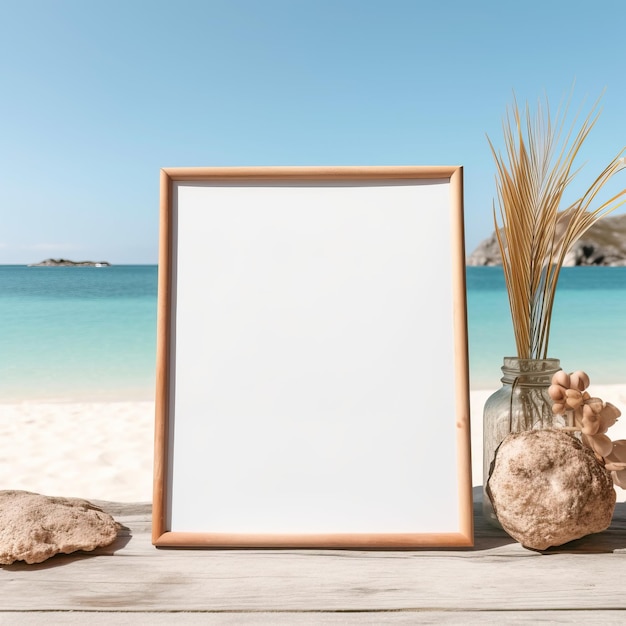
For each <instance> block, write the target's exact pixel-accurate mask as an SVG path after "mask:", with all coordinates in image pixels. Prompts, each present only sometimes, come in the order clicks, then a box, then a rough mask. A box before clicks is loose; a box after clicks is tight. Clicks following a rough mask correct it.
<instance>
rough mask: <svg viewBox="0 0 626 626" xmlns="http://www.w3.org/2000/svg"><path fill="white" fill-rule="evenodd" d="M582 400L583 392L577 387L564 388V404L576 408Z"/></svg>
mask: <svg viewBox="0 0 626 626" xmlns="http://www.w3.org/2000/svg"><path fill="white" fill-rule="evenodd" d="M582 402H583V394H582V393H581V392H580V391H578V389H566V390H565V404H566V405H567V406H569V407H570V408H572V409H577V408H578V407H579V406H580V405H581V404H582Z"/></svg>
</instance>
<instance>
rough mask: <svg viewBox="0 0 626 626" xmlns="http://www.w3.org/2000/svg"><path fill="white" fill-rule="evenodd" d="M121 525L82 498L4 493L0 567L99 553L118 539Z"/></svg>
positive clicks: (1, 499)
mask: <svg viewBox="0 0 626 626" xmlns="http://www.w3.org/2000/svg"><path fill="white" fill-rule="evenodd" d="M119 528H120V525H119V524H118V523H117V522H116V521H115V520H114V519H113V517H111V516H110V515H109V514H108V513H105V512H104V511H102V509H100V508H98V507H97V506H95V505H93V504H91V503H90V502H88V501H87V500H82V499H80V498H57V497H50V496H44V495H40V494H37V493H32V492H30V491H15V490H12V491H0V564H2V565H10V564H11V563H13V562H15V561H26V563H41V562H42V561H45V560H46V559H49V558H50V557H51V556H54V555H55V554H59V553H64V554H69V553H70V552H75V551H76V550H87V551H90V550H95V549H96V548H99V547H104V546H108V545H110V544H111V543H113V541H115V538H116V537H117V532H118V530H119Z"/></svg>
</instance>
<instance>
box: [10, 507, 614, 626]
mask: <svg viewBox="0 0 626 626" xmlns="http://www.w3.org/2000/svg"><path fill="white" fill-rule="evenodd" d="M95 503H96V504H98V505H100V506H102V508H104V509H105V510H107V511H109V512H110V513H111V514H112V515H113V516H114V517H115V519H116V520H118V521H119V522H120V523H121V524H123V525H124V526H125V529H124V530H122V531H121V532H120V535H119V537H118V539H117V540H116V542H115V543H114V544H113V545H112V546H110V547H108V548H103V549H100V550H96V551H94V552H92V553H76V554H73V555H59V556H56V557H54V558H52V559H49V560H48V561H46V562H44V563H41V564H39V565H26V564H23V563H15V564H13V565H10V566H3V567H2V568H1V569H0V588H1V589H2V594H0V624H31V623H33V624H34V623H54V624H63V623H67V624H78V623H86V622H87V621H88V622H89V623H90V624H98V623H112V622H111V618H112V617H113V616H112V615H110V612H115V613H116V615H115V620H114V623H116V624H126V623H128V624H135V623H137V624H139V623H145V624H147V623H150V624H160V623H165V619H166V620H167V623H168V624H172V623H174V624H178V623H180V624H182V623H189V624H195V623H220V624H222V623H223V624H237V623H251V624H261V623H271V624H287V623H302V624H313V623H315V624H320V623H328V624H334V623H343V624H350V623H360V624H374V623H376V624H380V623H398V624H402V623H458V624H467V623H478V622H481V623H530V622H533V623H539V622H541V621H544V622H552V623H554V621H558V622H559V623H564V622H571V623H574V622H576V623H580V622H586V623H596V620H597V623H600V622H602V623H603V624H611V623H615V624H623V623H626V594H625V593H624V591H623V589H624V583H623V580H622V572H623V571H626V504H624V503H618V505H617V507H616V511H615V515H614V520H613V523H612V525H611V527H610V528H609V529H608V530H607V531H605V532H603V533H600V534H597V535H592V536H589V537H585V538H583V539H580V540H578V541H575V542H572V543H570V544H568V545H566V546H562V547H560V548H553V549H551V550H548V551H546V552H544V553H539V552H534V551H531V550H527V549H525V548H523V547H522V546H520V545H519V544H517V543H516V542H514V541H513V540H512V539H511V538H510V537H509V536H508V535H506V534H505V533H504V532H503V531H500V530H497V529H493V528H491V527H490V526H488V525H487V524H485V523H484V522H483V520H482V516H481V514H480V504H479V503H476V504H475V535H476V541H475V546H474V547H473V548H460V549H455V550H450V549H445V550H443V549H441V550H435V549H422V550H411V551H356V550H199V549H172V548H160V549H157V548H155V547H154V546H153V545H152V543H151V536H150V530H151V517H150V516H151V506H150V505H149V504H116V503H110V502H95ZM50 612H54V613H50ZM107 614H108V620H109V621H108V622H106V620H104V618H105V617H107ZM51 615H53V616H54V618H53V619H51V617H50V616H51ZM103 616H104V617H103ZM87 618H88V619H87ZM161 618H163V621H159V620H161ZM209 619H210V621H207V620H209ZM81 620H82V621H81ZM98 620H104V621H98Z"/></svg>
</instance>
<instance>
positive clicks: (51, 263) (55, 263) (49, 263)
mask: <svg viewBox="0 0 626 626" xmlns="http://www.w3.org/2000/svg"><path fill="white" fill-rule="evenodd" d="M110 266H111V264H110V263H109V262H108V261H70V260H68V259H46V260H45V261H41V262H40V263H30V264H29V265H28V267H110Z"/></svg>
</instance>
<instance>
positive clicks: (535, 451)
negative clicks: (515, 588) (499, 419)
mask: <svg viewBox="0 0 626 626" xmlns="http://www.w3.org/2000/svg"><path fill="white" fill-rule="evenodd" d="M487 489H488V490H489V493H490V497H491V501H492V503H493V507H494V510H495V512H496V516H497V518H498V521H499V522H500V524H501V525H502V528H503V529H504V530H505V531H506V532H507V533H508V534H509V535H511V537H513V539H515V540H516V541H519V543H521V544H522V545H523V546H525V547H527V548H531V549H533V550H545V549H547V548H550V547H552V546H560V545H562V544H564V543H567V542H569V541H573V540H574V539H580V538H581V537H584V536H586V535H590V534H592V533H599V532H602V531H603V530H606V529H607V528H608V527H609V525H610V524H611V519H612V517H613V512H614V510H615V499H616V494H615V489H614V487H613V481H612V479H611V476H610V474H609V472H607V471H606V470H605V469H604V467H603V466H602V465H600V463H599V462H598V461H597V460H596V458H595V456H594V455H593V452H591V450H589V449H588V448H586V447H584V446H583V445H582V444H581V443H580V441H578V439H576V438H575V437H572V436H570V435H568V434H567V433H565V432H563V431H559V430H555V429H548V430H529V431H524V432H521V433H514V434H511V435H508V436H507V437H506V438H505V439H504V441H503V442H502V443H501V444H500V447H499V448H498V451H497V453H496V456H495V460H494V464H493V467H492V470H491V474H490V477H489V482H488V484H487Z"/></svg>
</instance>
